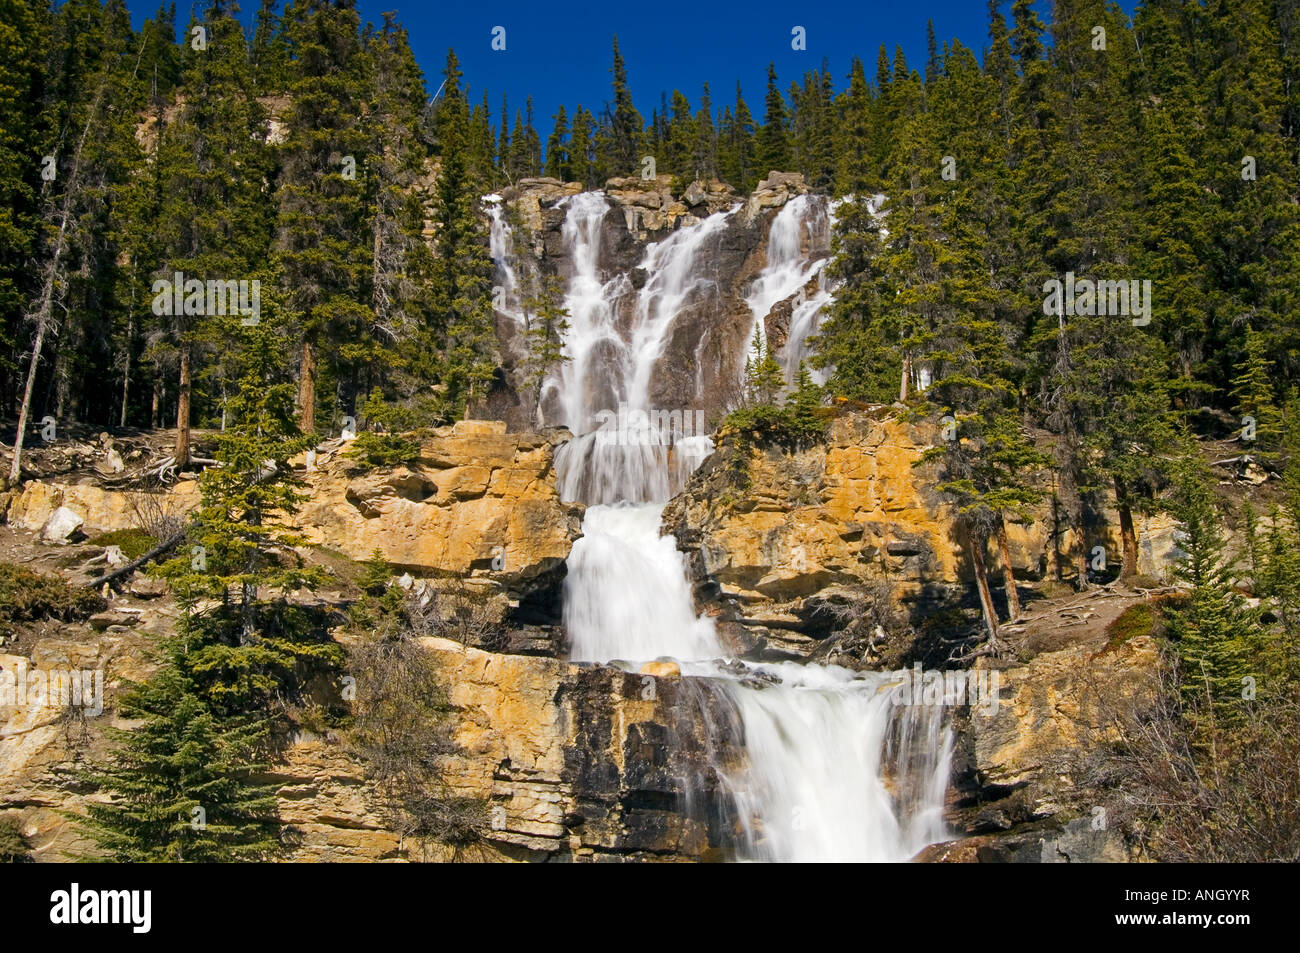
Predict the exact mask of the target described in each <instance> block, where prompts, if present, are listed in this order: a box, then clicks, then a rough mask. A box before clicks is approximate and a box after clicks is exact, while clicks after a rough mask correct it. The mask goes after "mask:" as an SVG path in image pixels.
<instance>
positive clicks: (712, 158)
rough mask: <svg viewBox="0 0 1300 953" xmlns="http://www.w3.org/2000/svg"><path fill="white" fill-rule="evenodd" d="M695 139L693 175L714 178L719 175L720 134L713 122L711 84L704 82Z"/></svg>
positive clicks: (701, 177)
mask: <svg viewBox="0 0 1300 953" xmlns="http://www.w3.org/2000/svg"><path fill="white" fill-rule="evenodd" d="M694 126H695V141H694V143H693V144H692V155H691V159H692V163H693V166H692V173H691V174H692V176H693V177H694V178H696V179H705V180H707V179H714V178H717V176H718V134H717V130H716V128H715V127H714V124H713V100H712V99H711V98H710V96H709V84H708V83H705V84H704V91H703V92H702V93H701V94H700V108H699V111H698V112H696V114H695V119H694Z"/></svg>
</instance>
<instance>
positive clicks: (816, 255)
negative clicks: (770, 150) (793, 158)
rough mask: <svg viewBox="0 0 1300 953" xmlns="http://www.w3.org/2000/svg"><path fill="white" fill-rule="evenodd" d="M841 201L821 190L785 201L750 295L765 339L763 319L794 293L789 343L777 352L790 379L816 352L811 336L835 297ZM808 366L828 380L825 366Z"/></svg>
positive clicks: (756, 322) (791, 380) (790, 380)
mask: <svg viewBox="0 0 1300 953" xmlns="http://www.w3.org/2000/svg"><path fill="white" fill-rule="evenodd" d="M837 204H838V203H832V202H830V201H828V200H827V199H826V198H825V197H823V196H819V195H799V196H796V197H794V198H792V199H791V200H790V201H788V202H786V203H785V205H784V206H783V207H782V208H781V211H779V212H778V213H777V214H776V217H775V218H774V219H773V220H772V227H771V229H770V230H769V232H768V236H767V260H766V262H765V263H764V265H763V270H762V271H761V272H759V274H758V277H756V278H755V279H754V283H753V284H752V285H751V286H750V290H749V295H748V296H747V297H746V299H745V303H746V304H747V305H748V306H749V310H750V311H751V312H752V313H753V315H754V326H755V328H757V329H758V332H759V335H760V336H761V337H763V338H764V339H766V334H765V330H764V323H763V322H764V319H765V318H766V317H767V315H768V314H769V313H771V311H772V308H773V306H774V305H776V304H777V303H778V302H780V301H784V300H786V299H787V298H792V297H793V298H794V300H793V301H792V302H791V305H792V308H791V313H790V326H789V328H788V331H787V336H786V341H785V344H784V346H783V347H782V348H781V349H780V351H779V353H778V354H776V355H774V356H775V357H777V359H778V362H779V363H780V365H781V369H782V371H783V372H784V374H785V380H786V383H787V384H793V383H794V379H795V376H796V375H797V374H798V372H799V362H800V361H803V360H807V359H808V357H809V356H810V355H811V350H810V348H809V347H808V344H807V341H808V338H809V337H811V336H812V335H813V334H814V333H816V331H817V326H818V324H819V323H820V319H821V314H822V311H823V309H824V308H825V307H826V305H828V304H830V301H831V293H830V289H829V288H828V286H827V282H826V277H825V274H824V271H825V268H826V263H827V261H828V260H829V258H828V256H829V255H830V235H831V230H832V229H833V228H834V225H835V206H836V205H837ZM814 279H816V282H817V284H816V289H815V290H814V291H813V292H812V293H809V292H808V290H807V286H808V285H809V284H810V283H811V282H812V281H813V280H814ZM751 337H752V335H751ZM809 371H810V372H811V374H812V376H813V379H814V380H816V381H817V383H819V384H824V383H825V382H826V375H825V373H824V372H823V371H821V370H818V369H816V368H809Z"/></svg>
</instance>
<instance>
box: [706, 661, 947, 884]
mask: <svg viewBox="0 0 1300 953" xmlns="http://www.w3.org/2000/svg"><path fill="white" fill-rule="evenodd" d="M732 669H733V670H729V671H727V672H725V673H724V672H720V671H718V670H717V669H716V668H715V669H714V670H713V671H712V672H710V671H709V669H708V667H706V666H700V665H689V664H688V665H685V666H683V672H686V673H690V674H698V675H710V674H711V675H712V677H714V678H715V679H721V684H723V685H725V686H726V688H727V689H728V691H729V693H730V695H731V698H732V701H733V702H734V704H735V705H736V708H737V710H738V712H739V715H740V722H741V724H742V725H743V726H744V734H745V752H746V755H747V757H748V764H747V768H746V770H745V772H744V774H743V775H742V776H740V777H730V776H727V775H725V774H724V775H723V777H722V781H723V784H724V787H725V788H726V789H727V790H728V791H729V792H730V793H731V795H732V797H733V798H734V800H735V803H736V807H737V809H738V815H739V817H740V820H741V825H742V828H743V833H744V843H743V844H742V854H743V855H744V856H746V857H748V858H750V859H756V860H775V861H901V860H906V859H908V858H909V857H912V856H913V855H914V854H916V852H917V851H919V850H920V849H921V848H922V847H925V846H926V845H927V844H931V843H934V842H935V841H938V840H942V839H943V836H944V826H943V811H942V805H943V796H944V793H945V790H946V788H947V780H948V771H949V765H950V761H951V754H952V736H951V733H950V732H949V731H948V729H947V725H946V722H945V717H944V712H943V709H942V708H940V707H937V706H924V705H896V704H894V700H893V698H894V695H893V689H892V685H893V684H894V683H896V682H897V677H896V676H894V675H891V674H888V673H878V672H867V673H855V672H851V671H849V670H848V669H844V668H840V667H838V666H820V665H799V664H795V663H793V662H784V663H780V664H769V665H750V666H747V669H748V671H747V676H748V677H752V676H754V675H758V676H767V677H769V678H774V679H775V680H774V682H772V683H771V684H761V683H760V684H759V686H758V687H755V686H753V685H751V684H748V683H742V682H739V681H736V673H735V671H734V665H733V667H732Z"/></svg>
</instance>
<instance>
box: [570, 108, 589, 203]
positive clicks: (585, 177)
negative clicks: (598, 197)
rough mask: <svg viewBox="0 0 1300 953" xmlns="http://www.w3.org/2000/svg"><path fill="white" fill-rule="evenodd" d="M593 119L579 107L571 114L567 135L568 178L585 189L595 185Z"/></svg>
mask: <svg viewBox="0 0 1300 953" xmlns="http://www.w3.org/2000/svg"><path fill="white" fill-rule="evenodd" d="M593 124H594V118H593V117H592V115H591V113H590V112H588V111H587V110H586V109H584V108H583V107H582V106H581V105H579V106H578V108H577V110H576V111H575V112H574V114H573V130H572V132H571V133H570V134H569V177H570V178H571V179H572V180H573V181H574V182H581V183H582V184H583V186H585V187H588V188H589V187H591V186H592V185H593V184H595V170H594V168H593V155H592V144H591V136H592V127H593Z"/></svg>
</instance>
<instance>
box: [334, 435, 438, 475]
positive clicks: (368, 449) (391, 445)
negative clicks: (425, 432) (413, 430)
mask: <svg viewBox="0 0 1300 953" xmlns="http://www.w3.org/2000/svg"><path fill="white" fill-rule="evenodd" d="M346 456H347V458H348V459H349V460H355V461H356V462H357V463H360V464H363V465H365V466H367V467H394V466H397V465H398V464H402V463H410V462H412V461H413V460H415V459H416V458H418V457H419V456H420V445H419V444H418V443H416V442H415V441H414V440H408V439H407V438H406V437H403V436H401V435H400V434H394V433H371V432H369V431H365V432H363V433H359V434H357V438H356V439H355V440H354V441H352V446H351V447H350V448H349V450H348V452H347V454H346Z"/></svg>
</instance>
